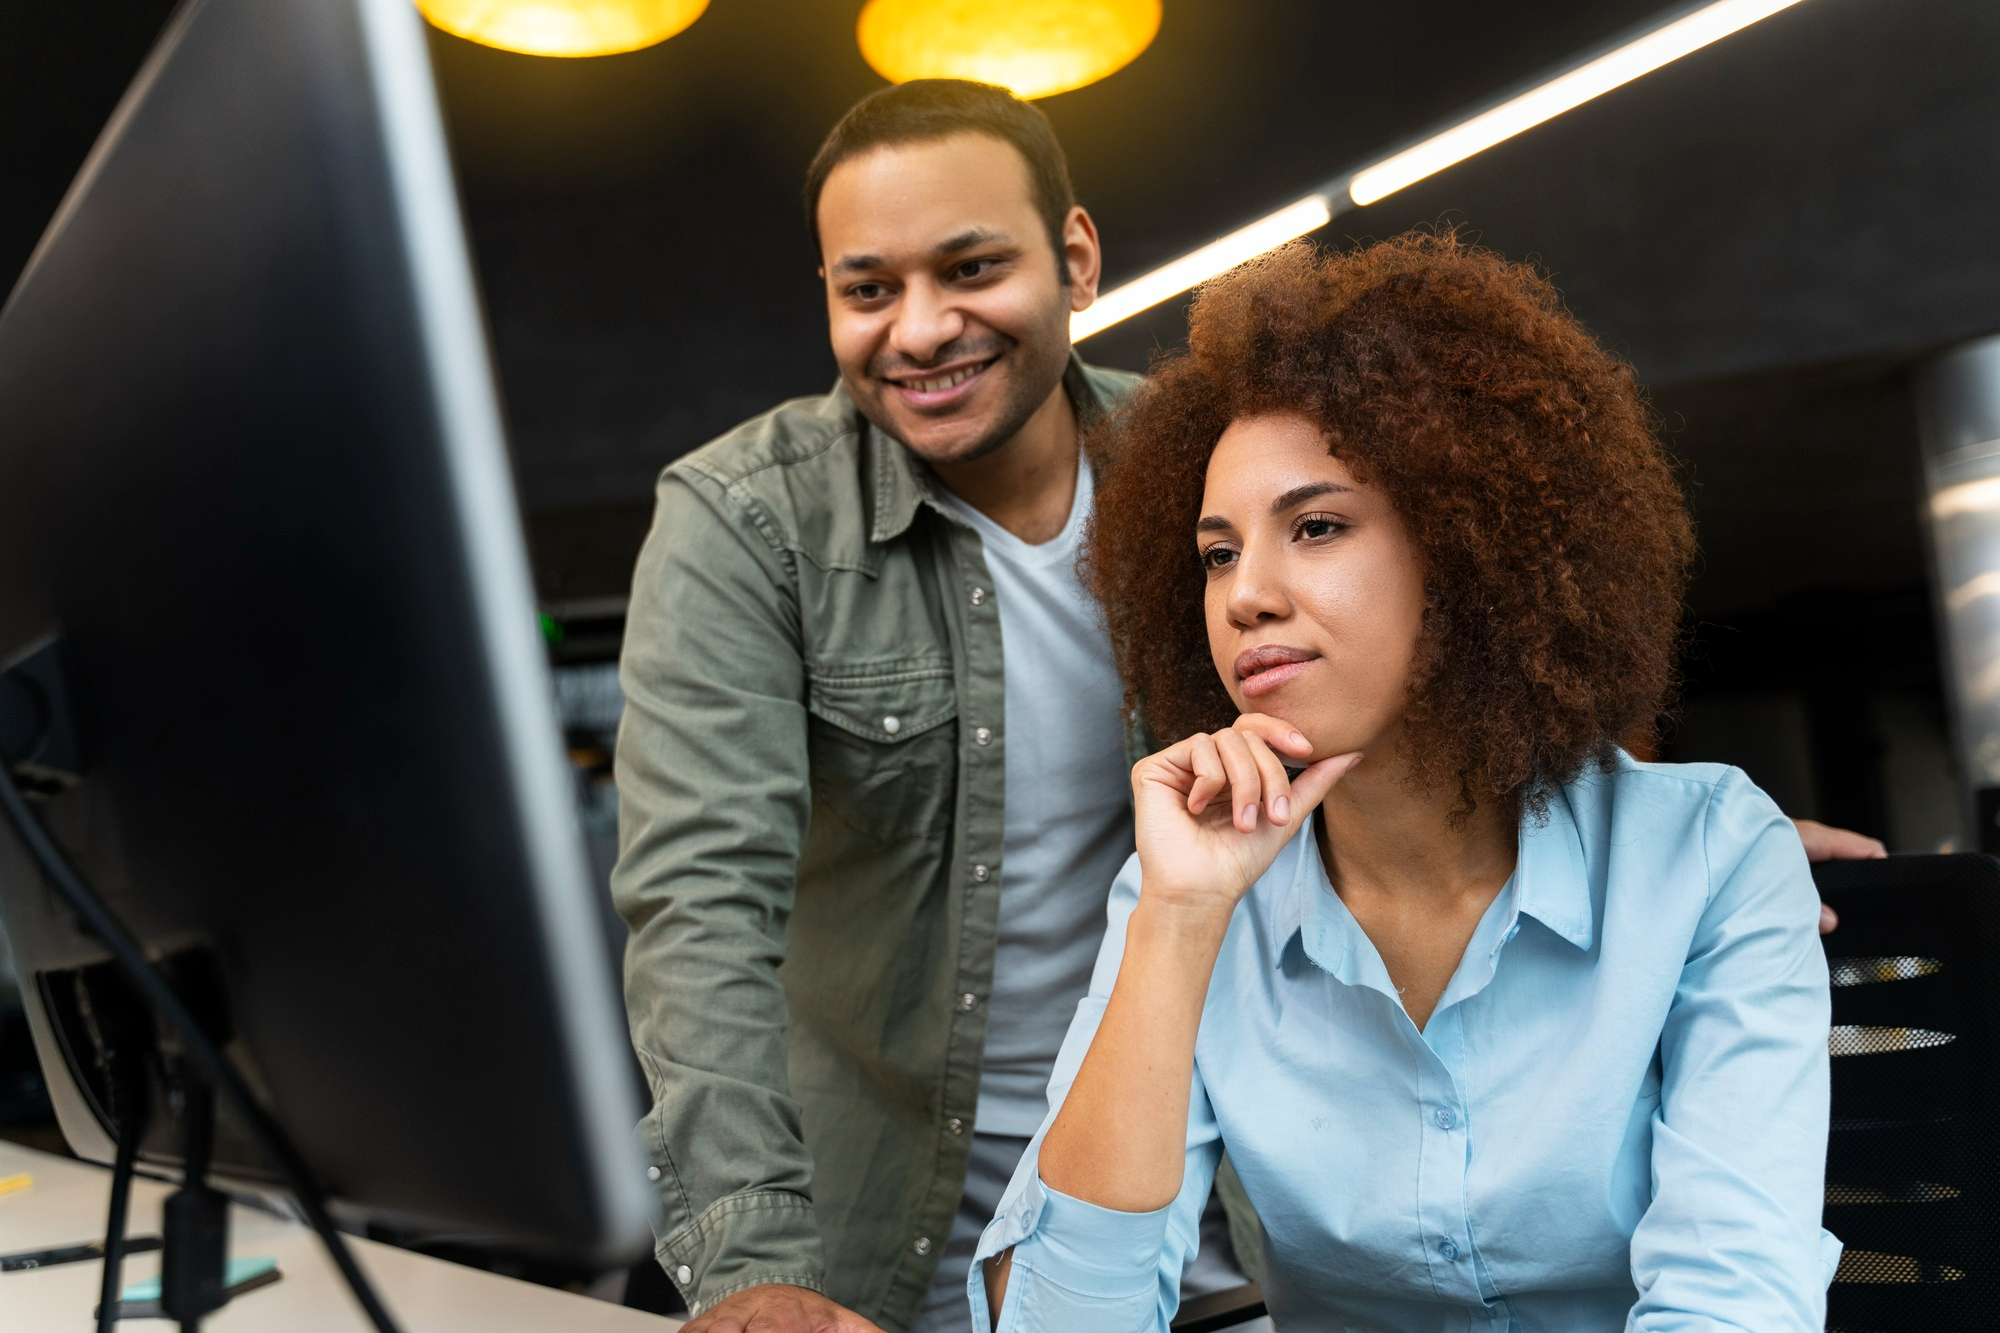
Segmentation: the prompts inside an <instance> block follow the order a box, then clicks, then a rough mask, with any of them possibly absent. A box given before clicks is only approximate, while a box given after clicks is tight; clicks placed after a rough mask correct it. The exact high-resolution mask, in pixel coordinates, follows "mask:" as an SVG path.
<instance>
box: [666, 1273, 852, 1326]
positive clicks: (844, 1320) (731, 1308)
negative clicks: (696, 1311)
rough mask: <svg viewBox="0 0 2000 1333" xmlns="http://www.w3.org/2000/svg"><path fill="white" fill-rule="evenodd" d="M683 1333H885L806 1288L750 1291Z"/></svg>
mask: <svg viewBox="0 0 2000 1333" xmlns="http://www.w3.org/2000/svg"><path fill="white" fill-rule="evenodd" d="M681 1333H882V1330H881V1329H880V1328H878V1327H877V1326H875V1325H874V1324H871V1323H869V1322H868V1321H867V1320H866V1319H863V1318H862V1317H861V1316H860V1315H858V1314H856V1313H854V1311H852V1310H848V1309H843V1308H842V1307H841V1306H838V1305H835V1304H834V1303H833V1302H832V1301H830V1300H828V1299H827V1298H826V1297H824V1296H822V1295H820V1294H819V1293H818V1292H816V1291H811V1290H808V1289H807V1288H805V1287H784V1286H779V1285H777V1284H776V1283H772V1284H769V1285H767V1286H762V1287H751V1288H750V1289H749V1290H747V1291H739V1292H737V1293H736V1294H735V1295H734V1296H731V1297H728V1298H727V1299H725V1300H723V1301H720V1302H718V1303H717V1304H716V1306H715V1308H714V1309H712V1310H710V1311H709V1312H708V1313H707V1314H704V1315H703V1316H702V1317H701V1318H699V1319H695V1320H692V1321H690V1322H689V1323H688V1324H687V1325H686V1326H685V1327H683V1328H682V1329H681Z"/></svg>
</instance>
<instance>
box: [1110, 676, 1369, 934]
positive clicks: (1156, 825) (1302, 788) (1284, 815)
mask: <svg viewBox="0 0 2000 1333" xmlns="http://www.w3.org/2000/svg"><path fill="white" fill-rule="evenodd" d="M1311 753H1312V743H1311V742H1310V741H1308V740H1307V739H1306V737H1305V735H1304V734H1303V733H1301V732H1300V731H1298V730H1297V729H1296V728H1295V727H1293V726H1292V725H1291V723H1289V722H1281V721H1279V720H1278V719H1277V718H1274V717H1270V716H1267V715H1265V714H1263V713H1245V714H1244V715H1243V716H1242V717H1239V718H1237V719H1236V722H1235V724H1234V725H1232V726H1230V727H1228V728H1226V729H1224V730H1222V731H1217V732H1213V733H1209V734H1205V735H1196V736H1190V737H1188V738H1187V739H1186V740H1184V741H1182V742H1180V743H1179V744H1177V745H1172V746H1169V747H1167V748H1166V749H1164V750H1162V751H1160V752H1159V753H1158V754H1156V755H1152V756H1149V757H1148V758H1146V759H1143V760H1141V761H1140V762H1139V763H1138V765H1137V766H1136V767H1134V768H1133V770H1132V804H1133V810H1134V813H1135V816H1136V820H1137V826H1138V843H1139V868H1140V872H1141V875H1142V876H1143V880H1142V883H1143V889H1142V892H1143V900H1144V901H1145V902H1148V903H1151V904H1153V905H1154V906H1156V907H1174V908H1183V907H1185V908H1195V909H1204V910H1214V911H1217V912H1219V913H1220V914H1221V915H1222V916H1223V917H1227V916H1228V914H1229V912H1230V911H1231V910H1233V909H1234V908H1235V906H1236V902H1237V900H1238V899H1240V898H1241V897H1242V896H1243V895H1244V894H1245V893H1247V892H1249V890H1250V886H1251V885H1252V884H1255V883H1256V882H1257V878H1258V876H1260V875H1262V874H1263V873H1264V872H1265V871H1266V870H1268V869H1270V867H1271V862H1272V861H1274V860H1276V859H1277V856H1278V850H1279V849H1280V848H1282V847H1283V846H1284V845H1285V843H1286V842H1287V841H1288V840H1289V839H1290V838H1291V836H1292V834H1294V833H1295V832H1297V831H1298V829H1299V827H1300V825H1301V824H1303V823H1304V822H1305V821H1306V820H1307V819H1308V818H1310V817H1311V815H1312V812H1313V811H1314V810H1315V809H1317V808H1318V807H1319V803H1320V802H1321V801H1322V800H1324V799H1326V794H1327V793H1328V792H1329V791H1331V790H1333V784H1334V783H1336V782H1338V781H1339V780H1340V779H1341V777H1342V776H1343V775H1345V774H1346V773H1347V771H1348V770H1349V769H1351V768H1353V767H1354V765H1355V764H1357V763H1359V762H1360V760H1361V755H1360V752H1359V751H1356V752H1354V753H1351V754H1342V755H1335V756H1333V757H1332V758H1330V759H1322V760H1320V761H1319V762H1318V763H1316V764H1313V765H1312V766H1311V767H1309V768H1307V769H1306V770H1305V771H1304V772H1302V773H1300V774H1299V775H1298V776H1297V777H1296V778H1292V777H1289V776H1287V774H1286V772H1285V761H1284V760H1283V759H1281V758H1280V756H1281V755H1290V756H1293V762H1298V761H1299V760H1301V759H1303V758H1304V757H1305V756H1306V755H1309V754H1311Z"/></svg>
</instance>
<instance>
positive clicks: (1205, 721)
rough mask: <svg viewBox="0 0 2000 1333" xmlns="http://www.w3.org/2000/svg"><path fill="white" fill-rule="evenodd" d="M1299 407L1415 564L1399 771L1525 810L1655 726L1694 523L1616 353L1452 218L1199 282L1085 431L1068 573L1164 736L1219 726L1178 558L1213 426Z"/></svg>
mask: <svg viewBox="0 0 2000 1333" xmlns="http://www.w3.org/2000/svg"><path fill="white" fill-rule="evenodd" d="M1280 412H1288V413H1297V414H1299V415H1302V416H1304V417H1306V418H1307V419H1308V420H1310V421H1313V422H1315V423H1316V424H1317V425H1318V426H1319V428H1320V429H1321V430H1322V431H1323V432H1324V433H1325V436H1326V440H1327V447H1328V449H1329V451H1330V452H1331V453H1332V454H1333V455H1334V456H1335V457H1337V458H1339V459H1341V461H1342V462H1344V463H1346V464H1347V465H1348V466H1349V467H1350V468H1352V469H1354V470H1355V472H1356V473H1357V475H1359V476H1360V477H1362V478H1363V479H1365V480H1367V481H1369V482H1372V483H1373V484H1376V485H1379V486H1381V487H1382V488H1383V490H1384V491H1385V492H1386V493H1387V495H1388V497H1389V499H1390V501H1391V503H1392V504H1394V506H1395V507H1396V509H1397V511H1398V513H1399V514H1400V515H1401V516H1402V518H1403V521H1404V523H1405V525H1406V527H1407V530H1408V532H1409V533H1410V536H1411V539H1412V541H1413V542H1414V543H1415V544H1416V546H1417V548H1418V550H1419V552H1420V554H1421V557H1422V559H1423V562H1424V571H1425V573H1424V589H1425V598H1426V604H1425V609H1424V619H1423V631H1422V634H1421V635H1420V637H1419V642H1418V647H1417V654H1416V660H1415V662H1414V664H1413V667H1412V678H1411V681H1410V694H1409V702H1408V707H1407V711H1406V714H1405V728H1406V730H1405V736H1406V743H1405V758H1406V760H1407V762H1408V763H1409V765H1410V769H1411V775H1412V778H1413V780H1414V781H1415V782H1416V783H1418V784H1419V785H1420V786H1422V787H1423V788H1425V789H1429V790H1437V789H1440V788H1442V789H1444V790H1453V789H1455V790H1456V794H1457V797H1458V807H1457V808H1458V809H1459V810H1460V811H1461V812H1463V813H1469V812H1470V810H1471V809H1472V807H1474V806H1475V805H1483V804H1485V803H1488V802H1497V803H1501V804H1504V805H1509V806H1511V807H1512V808H1513V809H1514V810H1515V811H1517V812H1522V813H1528V812H1533V813H1539V811H1540V810H1541V809H1542V808H1543V806H1544V803H1545V802H1546V800H1547V797H1548V794H1549V792H1550V791H1551V790H1552V789H1553V788H1554V787H1555V786H1559V785H1561V784H1562V783H1565V782H1568V781H1570V780H1572V779H1574V778H1575V777H1577V776H1578V775H1579V774H1580V773H1582V772H1583V770H1584V768H1585V767H1586V765H1593V764H1595V765H1605V764H1608V763H1609V762H1610V761H1611V759H1612V756H1613V752H1614V748H1615V746H1616V745H1618V744H1619V743H1621V742H1629V741H1632V740H1635V739H1638V738H1642V737H1643V738H1650V736H1651V734H1652V729H1653V727H1654V725H1655V721H1656V719H1657V717H1658V716H1659V713H1660V710H1661V709H1662V708H1663V707H1664V706H1665V704H1666V702H1667V698H1668V695H1669V693H1670V691H1671V689H1672V687H1673V685H1674V659H1675V651H1676V648H1677V646H1678V644H1679V639H1680V612H1681V599H1682V595H1683V591H1684V589H1685V585H1686V578H1687V570H1688V566H1689V563H1690V561H1691V560H1692V558H1693V554H1694V534H1693V528H1692V525H1691V523H1690V521H1689V518H1688V512H1687V507H1686V504H1685V501H1684V499H1683V497H1682V495H1681V492H1680V489H1679V487H1678V485H1677V483H1676V481H1675V477H1674V474H1673V469H1672V466H1671V464H1670V463H1669V461H1668V459H1667V456H1666V454H1665V452H1664V450H1663V449H1662V448H1661V446H1660V443H1659V441H1658V439H1657V438H1656V437H1655V434H1654V430H1653V418H1652V414H1651V411H1650V409H1649V408H1648V406H1647V404H1646V401H1645V399H1644V397H1643V395H1642V394H1641V392H1640V390H1639V387H1638V385H1637V384H1636V382H1635V381H1634V378H1633V375H1632V371H1631V368H1630V367H1628V366H1627V365H1625V364H1624V363H1623V362H1621V361H1620V360H1618V359H1617V358H1616V357H1614V356H1612V355H1611V354H1610V353H1609V352H1607V351H1606V350H1605V349H1604V348H1603V347H1602V346H1600V345H1599V344H1598V342H1597V341H1596V339H1594V338H1592V337H1591V335H1590V334H1589V333H1588V332H1587V331H1586V330H1585V329H1584V327H1583V325H1582V324H1581V323H1579V322H1578V321H1577V319H1576V318H1575V317H1574V316H1572V315H1571V314H1570V313H1569V312H1568V311H1567V310H1566V309H1564V307H1563V304H1562V300H1561V298H1560V297H1559V296H1558V295H1557V293H1556V291H1555V289H1554V288H1553V287H1552V286H1550V285H1549V283H1548V282H1547V281H1546V280H1545V279H1544V278H1542V277H1541V276H1539V275H1538V274H1537V273H1535V272H1534V271H1533V270H1532V269H1529V268H1527V267H1524V266H1522V265H1519V264H1513V263H1509V262H1507V261H1506V260H1504V259H1502V258H1500V257H1499V256H1498V255H1495V254H1492V253H1491V252H1488V251H1485V250H1481V249H1478V248H1475V247H1473V246H1470V245H1467V244H1465V243H1464V242H1462V241H1460V240H1459V239H1458V238H1457V237H1456V236H1455V235H1453V234H1450V233H1444V234H1431V233H1415V234H1411V235H1407V236H1403V237H1400V238H1398V239H1395V240H1391V241H1384V242H1381V243H1379V244H1375V245H1372V246H1367V247H1365V248H1361V249H1356V250H1352V251H1350V252H1347V253H1343V254H1321V253H1319V252H1318V251H1317V250H1315V249H1314V248H1313V247H1312V246H1311V245H1309V244H1306V243H1295V244H1293V245H1290V246H1287V247H1285V248H1284V249H1281V250H1279V251H1276V252H1275V253H1273V254H1271V255H1269V256H1267V257H1265V258H1263V259H1261V260H1259V261H1256V262H1254V263H1252V264H1250V265H1247V266H1246V267H1244V268H1241V269H1238V270H1237V271H1235V272H1234V273H1231V274H1230V275H1228V276H1226V277H1224V278H1221V279H1218V280H1217V281H1215V282H1213V283H1210V284H1209V285H1207V286H1205V287H1203V288H1202V289H1201V291H1200V293H1199V294H1198V295H1197V296H1196V298H1195V302H1194V306H1193V310H1192V313H1191V315H1190V319H1189V337H1188V350H1187V352H1186V353H1185V354H1183V355H1178V356H1174V357H1171V358H1168V359H1166V360H1165V361H1164V362H1163V363H1162V364H1161V365H1159V366H1158V367H1157V368H1156V371H1155V374H1154V375H1153V377H1152V379H1151V381H1150V382H1149V383H1148V384H1147V385H1146V386H1145V387H1144V388H1143V389H1141V390H1140V391H1139V392H1138V393H1137V394H1136V395H1135V396H1134V398H1133V400H1132V401H1131V403H1130V404H1129V405H1128V406H1127V407H1126V408H1125V409H1124V410H1123V411H1122V412H1120V413H1119V414H1118V415H1117V416H1116V417H1114V418H1113V419H1111V420H1110V421H1108V422H1106V423H1104V424H1103V425H1102V426H1101V427H1100V428H1099V433H1098V435H1097V438H1095V439H1093V440H1092V442H1091V444H1092V449H1091V452H1092V454H1093V456H1094V457H1095V458H1097V459H1098V466H1099V469H1100V473H1099V479H1098V483H1097V505H1096V514H1095V518H1094V520H1093V523H1092V527H1091V532H1090V536H1089V545H1088V548H1087V551H1086V554H1085V557H1084V574H1085V578H1086V580H1087V581H1088V582H1089V584H1090V585H1091V586H1092V588H1093V590H1094V591H1095V592H1096V594H1097V596H1098V598H1099V599H1100V600H1101V601H1102V603H1103V605H1104V609H1105V614H1106V616H1107V618H1108V620H1109V624H1110V628H1111V635H1112V640H1113V643H1114V645H1115V647H1116V651H1117V654H1118V663H1119V667H1120V669H1121V671H1122V673H1123V675H1124V679H1125V683H1126V690H1127V702H1128V705H1129V706H1130V707H1132V708H1135V709H1137V710H1139V711H1140V712H1141V713H1142V714H1143V716H1144V719H1145V721H1146V722H1147V723H1149V724H1150V725H1151V727H1152V729H1153V731H1154V732H1155V734H1157V735H1158V736H1159V738H1160V739H1161V740H1162V741H1163V742H1167V741H1174V740H1177V739H1179V738H1181V737H1184V736H1187V735H1189V734H1191V733H1193V732H1196V731H1207V730H1214V729H1217V728H1220V727H1224V726H1227V725H1228V724H1229V722H1230V721H1231V720H1232V719H1233V718H1234V717H1235V716H1236V708H1235V705H1234V704H1233V703H1232V702H1231V701H1230V698H1229V696H1228V694H1227V693H1226V692H1225V691H1224V689H1223V686H1222V682H1221V680H1220V679H1218V677H1217V675H1216V671H1215V668H1214V666H1213V664H1212V660H1211V657H1210V653H1209V646H1208V630H1207V625H1206V623H1205V619H1204V610H1203V589H1204V586H1205V580H1204V577H1203V572H1202V569H1201V567H1200V564H1199V563H1198V561H1197V559H1196V556H1195V546H1194V540H1193V538H1194V528H1195V522H1196V520H1197V519H1198V518H1199V517H1200V509H1201V497H1202V488H1203V484H1204V479H1205V476H1206V473H1207V470H1208V460H1209V456H1210V454H1211V453H1212V452H1213V451H1214V449H1215V443H1216V439H1217V437H1218V436H1220V435H1221V434H1222V431H1223V428H1224V427H1225V426H1227V425H1228V424H1229V423H1230V422H1231V421H1233V420H1235V419H1237V418H1239V417H1246V416H1253V415H1258V414H1265V413H1280Z"/></svg>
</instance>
